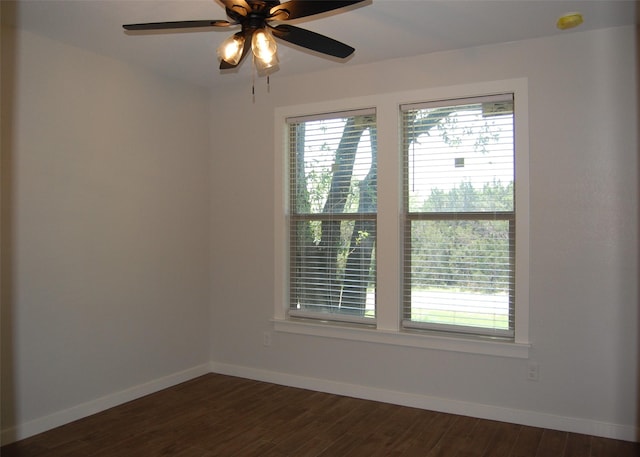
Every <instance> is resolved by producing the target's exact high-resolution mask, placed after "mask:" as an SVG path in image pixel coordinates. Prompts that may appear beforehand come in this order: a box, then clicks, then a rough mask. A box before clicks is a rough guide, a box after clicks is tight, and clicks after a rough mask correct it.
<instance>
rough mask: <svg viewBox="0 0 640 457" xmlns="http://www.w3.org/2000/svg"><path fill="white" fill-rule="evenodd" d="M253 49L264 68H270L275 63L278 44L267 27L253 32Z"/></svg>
mask: <svg viewBox="0 0 640 457" xmlns="http://www.w3.org/2000/svg"><path fill="white" fill-rule="evenodd" d="M251 50H252V51H253V54H254V55H255V56H256V58H257V60H258V61H260V62H261V63H262V64H263V66H264V68H270V67H272V66H274V65H275V63H276V61H277V56H276V52H277V51H278V46H277V45H276V40H275V39H274V38H273V36H272V35H271V33H269V32H268V31H267V30H266V29H264V28H262V29H258V30H256V31H255V32H253V37H252V38H251Z"/></svg>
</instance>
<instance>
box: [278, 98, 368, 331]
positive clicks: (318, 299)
mask: <svg viewBox="0 0 640 457" xmlns="http://www.w3.org/2000/svg"><path fill="white" fill-rule="evenodd" d="M287 125H288V145H289V146H288V147H289V173H288V175H289V203H290V204H289V208H290V211H289V252H290V259H289V265H290V275H289V276H290V287H289V314H290V315H291V316H294V317H311V318H321V319H329V320H341V321H356V322H372V321H373V319H374V318H375V263H376V260H375V244H376V212H377V160H376V155H377V150H376V149H377V144H376V128H375V127H376V126H375V110H373V109H370V110H358V111H350V112H344V113H330V114H322V115H318V116H305V117H304V118H290V119H287Z"/></svg>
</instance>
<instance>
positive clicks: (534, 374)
mask: <svg viewBox="0 0 640 457" xmlns="http://www.w3.org/2000/svg"><path fill="white" fill-rule="evenodd" d="M527 379H528V380H529V381H538V380H539V379H540V366H539V365H538V363H537V362H529V365H527Z"/></svg>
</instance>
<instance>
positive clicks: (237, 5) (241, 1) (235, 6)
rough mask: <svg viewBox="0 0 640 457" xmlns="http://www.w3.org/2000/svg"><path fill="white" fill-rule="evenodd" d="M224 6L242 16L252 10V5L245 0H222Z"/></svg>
mask: <svg viewBox="0 0 640 457" xmlns="http://www.w3.org/2000/svg"><path fill="white" fill-rule="evenodd" d="M220 1H221V2H222V3H223V4H224V7H225V8H226V9H228V10H231V11H233V12H235V13H238V14H239V15H240V16H246V15H247V14H249V12H250V11H251V6H250V5H249V4H248V3H247V2H246V1H245V0H220Z"/></svg>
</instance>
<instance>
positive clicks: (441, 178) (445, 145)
mask: <svg viewBox="0 0 640 457" xmlns="http://www.w3.org/2000/svg"><path fill="white" fill-rule="evenodd" d="M369 107H371V108H369ZM309 113H328V114H319V115H309ZM275 114H276V116H275V127H276V129H277V130H279V131H280V132H282V135H276V152H277V153H278V154H282V155H281V156H280V155H279V157H280V158H279V160H278V162H277V164H278V166H277V167H276V174H275V188H276V189H275V192H276V200H275V201H276V220H275V227H274V228H275V267H276V268H275V271H274V278H275V286H276V287H275V297H274V301H275V308H274V329H275V330H276V331H283V332H292V333H298V334H304V335H315V336H321V337H328V338H334V337H335V338H341V339H351V340H356V341H369V342H376V343H381V344H392V345H405V346H412V347H422V348H434V349H442V350H455V351H463V352H471V353H479V354H491V355H500V356H507V357H519V358H522V357H528V354H529V348H530V344H529V334H528V319H529V301H528V299H529V297H528V295H529V289H528V287H529V282H528V281H529V278H528V271H529V255H528V249H529V247H528V243H529V231H528V223H529V221H528V217H529V216H528V215H529V207H528V169H527V167H528V117H527V82H526V79H513V80H505V81H495V82H486V83H479V84H474V85H466V86H452V87H444V88H434V89H427V90H422V91H411V92H402V93H385V94H377V95H371V96H368V97H366V98H365V97H362V98H352V99H343V100H334V101H324V102H320V103H315V104H309V105H300V106H289V107H281V108H277V109H276V113H275ZM278 214H279V215H280V216H277V215H278Z"/></svg>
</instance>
